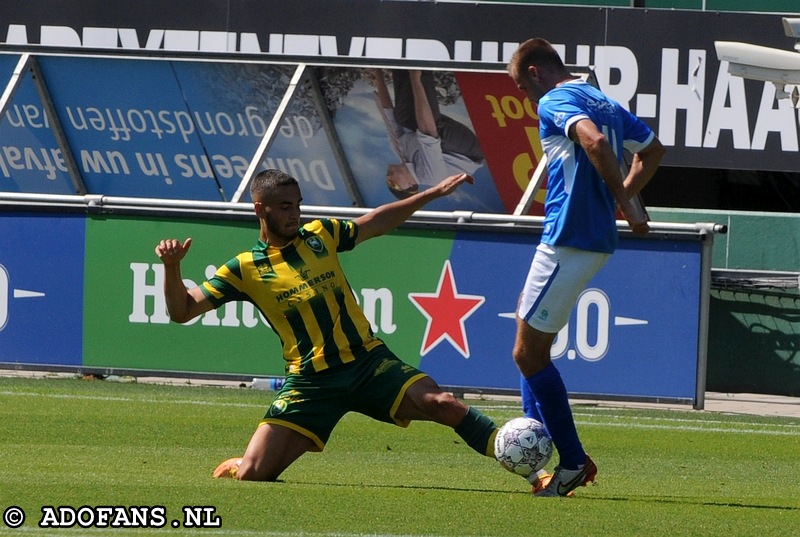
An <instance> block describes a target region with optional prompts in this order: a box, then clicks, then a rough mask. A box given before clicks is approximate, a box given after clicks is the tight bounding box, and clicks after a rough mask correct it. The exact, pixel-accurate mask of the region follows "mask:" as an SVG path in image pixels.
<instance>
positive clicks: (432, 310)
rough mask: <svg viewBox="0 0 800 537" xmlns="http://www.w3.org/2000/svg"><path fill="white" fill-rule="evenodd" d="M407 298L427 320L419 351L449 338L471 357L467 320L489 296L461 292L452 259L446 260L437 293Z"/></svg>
mask: <svg viewBox="0 0 800 537" xmlns="http://www.w3.org/2000/svg"><path fill="white" fill-rule="evenodd" d="M408 298H409V300H411V302H413V303H414V305H415V306H417V309H419V311H421V312H422V314H423V315H424V316H425V318H426V319H428V326H427V327H426V328H425V337H423V338H422V348H421V349H420V351H419V352H420V355H421V356H425V355H426V354H428V352H430V351H431V350H432V349H433V348H434V347H436V345H438V344H439V343H440V342H441V341H442V340H445V339H446V340H447V341H449V342H450V343H451V344H452V345H453V347H455V348H456V350H458V352H460V353H461V355H462V356H463V357H464V358H469V343H467V332H466V328H465V327H464V321H466V320H467V319H468V318H469V316H470V315H472V313H473V312H474V311H475V310H477V309H478V308H479V307H480V305H481V304H483V303H484V302H485V301H486V297H482V296H475V295H460V294H458V290H457V289H456V281H455V278H454V277H453V268H452V267H451V266H450V260H447V261H445V262H444V266H443V267H442V275H441V276H440V277H439V287H438V288H437V289H436V292H435V293H409V294H408Z"/></svg>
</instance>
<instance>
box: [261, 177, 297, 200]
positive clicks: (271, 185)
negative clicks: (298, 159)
mask: <svg viewBox="0 0 800 537" xmlns="http://www.w3.org/2000/svg"><path fill="white" fill-rule="evenodd" d="M287 185H297V179H295V178H294V177H292V176H291V175H289V174H288V173H286V172H282V171H280V170H262V171H260V172H258V173H257V174H256V176H255V177H253V180H252V181H250V197H251V198H253V201H264V200H265V199H266V197H267V196H269V195H270V194H271V193H272V192H274V191H275V189H276V188H278V187H280V186H287Z"/></svg>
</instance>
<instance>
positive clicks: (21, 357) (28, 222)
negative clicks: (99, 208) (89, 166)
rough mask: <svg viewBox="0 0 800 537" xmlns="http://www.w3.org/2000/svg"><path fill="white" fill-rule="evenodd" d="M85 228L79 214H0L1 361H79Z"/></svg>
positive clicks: (67, 363)
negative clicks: (71, 215) (46, 215)
mask: <svg viewBox="0 0 800 537" xmlns="http://www.w3.org/2000/svg"><path fill="white" fill-rule="evenodd" d="M84 230H85V218H84V217H83V215H77V216H74V217H70V216H65V215H61V216H58V217H53V218H46V217H41V215H26V214H22V213H20V214H4V215H3V216H2V217H0V356H1V357H2V361H3V362H10V363H25V364H56V365H81V361H82V352H83V315H82V311H83V273H84V266H83V257H84V256H83V254H84V246H83V237H84V235H85V232H84ZM43 237H46V238H47V240H46V241H43V240H42V238H43Z"/></svg>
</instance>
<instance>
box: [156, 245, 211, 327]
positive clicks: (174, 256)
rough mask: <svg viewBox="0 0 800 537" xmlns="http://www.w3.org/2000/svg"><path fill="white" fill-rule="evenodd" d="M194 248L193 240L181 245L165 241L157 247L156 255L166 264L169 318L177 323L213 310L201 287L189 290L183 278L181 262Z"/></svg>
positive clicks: (165, 293)
mask: <svg viewBox="0 0 800 537" xmlns="http://www.w3.org/2000/svg"><path fill="white" fill-rule="evenodd" d="M191 246H192V239H190V238H189V239H186V240H185V241H184V242H183V243H181V242H180V241H179V240H177V239H164V240H162V241H161V242H159V243H158V245H156V249H155V251H156V255H157V256H158V257H159V259H161V262H162V263H163V264H164V298H165V299H166V302H167V312H169V318H170V319H172V320H173V321H175V322H176V323H185V322H188V321H190V320H192V319H194V318H195V317H197V316H198V315H201V314H203V313H205V312H207V311H209V310H211V309H212V305H211V302H209V300H208V299H207V298H206V297H205V295H204V294H203V292H202V291H201V290H200V288H199V287H195V288H194V289H187V288H186V285H185V284H184V283H183V277H182V276H181V261H182V260H183V258H184V257H185V256H186V253H187V252H188V251H189V248H190V247H191Z"/></svg>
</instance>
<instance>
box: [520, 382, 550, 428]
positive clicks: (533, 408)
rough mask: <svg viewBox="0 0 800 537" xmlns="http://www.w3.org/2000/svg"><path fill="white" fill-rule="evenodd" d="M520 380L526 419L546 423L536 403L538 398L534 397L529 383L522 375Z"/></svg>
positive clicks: (523, 410)
mask: <svg viewBox="0 0 800 537" xmlns="http://www.w3.org/2000/svg"><path fill="white" fill-rule="evenodd" d="M519 380H520V383H519V393H520V395H521V396H522V413H523V414H524V416H525V417H526V418H533V419H535V420H536V421H539V422H542V423H544V420H543V419H542V413H541V411H540V410H539V403H538V402H536V398H535V397H534V396H533V392H531V387H530V386H529V385H528V381H527V380H525V377H523V376H522V375H520V376H519Z"/></svg>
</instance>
